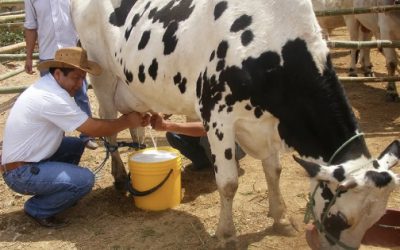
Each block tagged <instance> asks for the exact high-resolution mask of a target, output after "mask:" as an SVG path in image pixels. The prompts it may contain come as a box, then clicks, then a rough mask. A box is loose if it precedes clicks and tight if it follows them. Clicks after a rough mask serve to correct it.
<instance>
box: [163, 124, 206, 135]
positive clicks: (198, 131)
mask: <svg viewBox="0 0 400 250" xmlns="http://www.w3.org/2000/svg"><path fill="white" fill-rule="evenodd" d="M165 131H168V132H173V133H177V134H183V135H188V136H205V135H207V133H206V131H205V129H204V127H203V124H202V123H201V122H187V123H176V122H166V123H165Z"/></svg>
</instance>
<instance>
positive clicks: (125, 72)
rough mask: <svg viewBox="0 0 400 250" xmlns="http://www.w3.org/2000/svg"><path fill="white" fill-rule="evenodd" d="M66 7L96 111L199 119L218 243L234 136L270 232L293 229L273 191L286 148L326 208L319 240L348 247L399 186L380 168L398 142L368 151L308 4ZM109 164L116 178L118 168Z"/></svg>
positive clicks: (232, 235)
mask: <svg viewBox="0 0 400 250" xmlns="http://www.w3.org/2000/svg"><path fill="white" fill-rule="evenodd" d="M72 15H73V20H74V23H75V26H76V28H77V31H78V33H79V37H80V39H81V42H82V45H83V47H85V48H86V49H87V50H88V53H89V56H90V58H91V59H92V60H95V61H97V62H98V63H99V64H101V66H102V67H103V69H104V73H103V74H102V75H101V76H100V77H95V78H93V79H92V84H93V87H94V90H95V93H96V95H97V97H98V99H99V102H100V103H101V108H102V112H103V113H102V115H107V116H108V117H110V116H115V115H116V111H117V110H118V111H120V112H122V113H124V112H129V111H131V110H136V111H140V112H147V111H149V110H152V111H156V112H163V113H169V114H186V115H188V116H189V117H200V118H201V119H202V121H203V123H204V126H205V128H206V130H207V134H208V137H209V140H210V144H211V148H212V152H213V159H214V164H215V176H216V181H217V185H218V191H219V193H220V197H221V211H220V219H219V224H218V228H217V231H216V235H217V236H218V238H219V239H220V240H221V244H222V246H228V247H230V246H233V245H234V244H235V242H236V231H235V226H234V223H233V218H232V202H233V198H234V195H235V193H236V190H237V188H238V171H237V166H236V162H235V156H234V152H235V151H234V150H233V148H234V147H235V141H237V142H238V143H239V144H240V145H241V147H242V148H243V149H244V150H245V151H246V152H247V153H248V154H249V155H251V156H253V157H255V158H258V159H261V160H262V164H263V167H264V172H265V176H266V179H267V183H268V190H269V193H268V194H269V195H268V197H269V208H270V213H269V214H270V215H271V217H272V218H273V219H274V224H273V227H274V228H275V229H276V230H278V231H280V232H283V233H287V234H290V233H292V232H293V227H292V226H291V223H290V222H289V218H288V216H287V214H286V208H285V203H284V201H283V198H282V196H281V192H280V189H279V178H280V172H281V166H280V164H279V156H278V153H279V151H280V150H281V149H282V148H285V147H289V148H293V149H295V150H296V151H297V152H298V154H299V157H300V158H299V159H297V161H298V162H300V164H302V165H303V167H304V168H305V169H306V170H307V172H308V173H309V174H310V176H311V177H312V180H313V190H314V188H315V192H314V199H315V201H316V202H315V206H314V207H313V211H314V213H315V215H316V218H317V219H318V218H321V216H322V215H323V214H326V215H324V220H323V223H322V224H324V225H325V227H324V228H325V230H321V234H320V243H321V246H323V247H326V248H329V247H332V248H336V247H338V243H337V242H342V243H343V244H345V245H347V246H350V247H358V246H359V245H360V242H361V238H362V236H363V234H364V232H365V231H366V230H367V229H368V228H369V227H370V226H371V225H372V224H373V223H374V222H376V221H377V220H378V219H379V218H380V216H381V215H382V214H383V213H384V212H385V207H386V204H387V199H388V197H389V194H390V193H391V191H392V190H393V189H394V187H395V186H396V185H398V183H399V177H398V176H396V175H395V174H394V173H392V172H391V171H390V170H389V169H388V168H389V167H390V166H391V165H394V164H395V163H396V162H397V159H398V157H399V150H400V147H399V143H398V142H396V143H394V144H392V145H391V146H390V147H389V148H388V149H387V150H386V151H385V153H384V154H382V156H381V158H380V160H374V159H372V157H371V155H370V153H369V151H368V149H367V146H366V143H365V140H364V138H363V137H362V136H359V135H358V133H360V131H359V128H358V125H357V122H356V119H355V117H354V115H353V113H352V110H351V107H350V105H349V104H348V101H347V99H346V97H345V94H344V91H343V89H342V87H341V85H340V84H339V82H338V79H337V77H336V74H335V72H334V70H333V68H332V64H331V60H330V57H329V50H328V48H327V46H326V43H325V41H324V40H323V38H322V36H321V32H320V27H319V25H318V23H317V19H316V17H315V15H314V12H313V9H312V5H311V1H310V0H297V1H293V0H269V1H265V0H252V1H243V0H229V1H227V0H169V1H165V0H137V1H135V0H101V1H99V0H72ZM338 149H339V150H338ZM335 152H336V153H335ZM332 155H335V156H334V157H333V159H330V158H331V156H332ZM120 168H122V166H120ZM118 171H119V172H118ZM118 171H117V170H115V171H114V172H113V174H114V177H115V178H116V180H117V181H119V180H120V179H119V178H123V177H124V174H121V173H123V172H124V171H125V170H124V169H123V170H121V169H120V170H118ZM117 172H118V173H119V174H116V173H117ZM125 176H126V173H125ZM349 183H351V185H349ZM339 186H340V192H339V195H337V197H335V198H336V201H335V202H332V204H331V206H330V208H329V211H326V213H325V212H324V207H325V208H326V206H327V204H328V203H329V202H330V200H332V199H333V197H334V194H335V193H336V190H338V187H339ZM323 212H324V213H323ZM327 235H331V236H332V237H333V238H332V237H329V236H327ZM332 239H335V240H332Z"/></svg>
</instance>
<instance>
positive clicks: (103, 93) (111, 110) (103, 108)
mask: <svg viewBox="0 0 400 250" xmlns="http://www.w3.org/2000/svg"><path fill="white" fill-rule="evenodd" d="M90 80H91V83H92V86H93V90H94V92H95V94H96V97H97V99H98V101H99V116H100V118H103V119H116V118H117V117H118V110H117V107H116V105H115V102H114V98H113V97H114V95H115V89H116V87H115V86H116V84H117V79H116V78H115V77H114V76H113V75H112V74H111V73H110V72H108V71H104V72H103V73H102V75H101V77H95V76H91V78H90ZM106 140H107V142H108V143H109V144H110V145H111V148H110V149H109V150H111V174H112V175H113V177H114V180H115V182H114V186H115V188H116V189H117V190H120V191H125V190H126V182H127V180H128V175H127V173H126V170H125V167H124V163H123V162H122V160H121V156H120V154H119V152H118V148H117V135H114V136H109V137H107V138H106Z"/></svg>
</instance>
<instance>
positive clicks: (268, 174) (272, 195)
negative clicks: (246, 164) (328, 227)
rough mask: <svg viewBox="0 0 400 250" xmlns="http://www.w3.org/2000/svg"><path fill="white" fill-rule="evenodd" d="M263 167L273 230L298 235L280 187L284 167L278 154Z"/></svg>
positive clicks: (265, 162) (263, 162) (273, 155)
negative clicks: (288, 213) (287, 211)
mask: <svg viewBox="0 0 400 250" xmlns="http://www.w3.org/2000/svg"><path fill="white" fill-rule="evenodd" d="M262 165H263V168H264V174H265V178H266V180H267V185H268V202H269V213H268V216H269V217H272V218H273V219H274V224H273V229H274V230H275V231H276V232H278V233H280V234H283V235H287V236H293V235H296V230H295V229H294V227H293V225H292V223H291V219H290V218H289V217H288V215H287V214H286V205H285V202H284V200H283V197H282V194H281V189H280V187H279V180H280V176H281V171H282V167H281V165H280V163H279V155H278V153H275V154H272V155H270V157H269V158H267V159H264V160H263V161H262Z"/></svg>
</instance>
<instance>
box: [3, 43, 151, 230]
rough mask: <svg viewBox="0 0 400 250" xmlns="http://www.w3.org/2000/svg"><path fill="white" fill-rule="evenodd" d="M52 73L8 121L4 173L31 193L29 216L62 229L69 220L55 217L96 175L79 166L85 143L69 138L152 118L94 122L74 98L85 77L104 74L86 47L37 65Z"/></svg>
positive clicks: (65, 51)
mask: <svg viewBox="0 0 400 250" xmlns="http://www.w3.org/2000/svg"><path fill="white" fill-rule="evenodd" d="M38 68H39V70H43V69H47V68H48V69H49V73H48V74H46V75H44V76H43V77H42V78H40V79H39V80H38V81H37V82H36V83H34V84H33V85H32V86H30V87H29V88H28V89H27V90H25V91H24V92H23V93H22V94H21V96H20V97H19V98H18V99H17V101H16V102H15V104H14V106H13V108H12V109H11V111H10V114H9V116H8V119H7V121H6V125H5V130H4V133H3V134H4V140H3V152H2V159H1V160H2V165H1V167H0V170H1V172H2V175H3V178H4V180H5V182H6V184H7V185H8V186H9V187H10V188H11V189H12V190H14V191H15V192H18V193H21V194H27V195H33V197H31V198H30V199H28V200H27V201H26V203H25V206H24V209H25V213H26V214H27V215H28V216H29V217H31V218H33V219H34V220H35V221H36V222H37V223H39V224H40V225H42V226H45V227H52V228H59V227H62V226H65V225H66V222H65V221H63V220H61V219H59V218H56V217H55V215H56V214H58V213H60V212H62V211H64V210H65V209H67V208H69V207H71V206H72V205H74V204H75V203H76V202H77V201H78V200H79V199H81V198H82V197H83V196H84V195H86V194H87V193H89V192H90V191H91V189H92V187H93V185H94V174H93V173H92V172H91V171H90V170H88V169H86V168H82V167H80V166H78V164H79V161H80V159H81V156H82V154H83V151H84V149H85V144H84V142H83V141H82V140H81V139H79V138H76V137H66V136H64V132H65V131H66V132H71V131H74V130H78V131H80V132H82V133H84V134H87V135H89V136H93V137H97V136H108V135H112V134H116V133H117V132H119V131H121V130H124V129H127V128H136V127H139V126H147V124H149V119H150V118H149V117H148V116H147V115H141V114H139V113H136V112H132V113H129V114H124V115H122V116H121V117H119V118H118V119H114V120H100V119H95V118H90V117H88V115H87V114H86V113H85V112H83V111H82V110H81V109H80V108H79V107H78V106H77V104H76V103H75V101H74V100H73V99H72V98H71V97H73V96H74V95H75V93H76V92H77V91H78V90H79V89H80V88H81V87H82V83H83V80H84V79H85V76H86V73H87V72H88V73H91V74H93V75H99V74H101V68H100V66H99V65H98V64H96V63H95V62H91V61H88V60H87V55H86V51H85V50H83V49H82V48H77V47H74V48H63V49H60V50H58V51H57V52H56V55H55V59H54V60H50V61H44V62H42V63H40V64H39V65H38Z"/></svg>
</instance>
